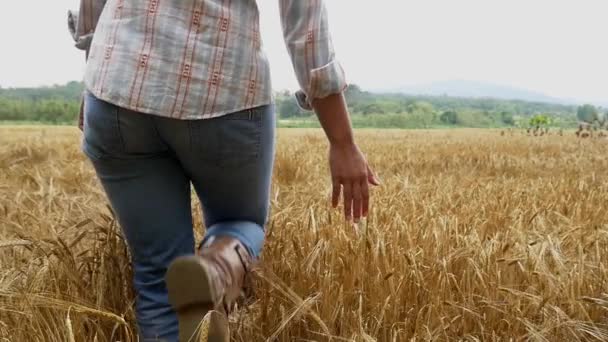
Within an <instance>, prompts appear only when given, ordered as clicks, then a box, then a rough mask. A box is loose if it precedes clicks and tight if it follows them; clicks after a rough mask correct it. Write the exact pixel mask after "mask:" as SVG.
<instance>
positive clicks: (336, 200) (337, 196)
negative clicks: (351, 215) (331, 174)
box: [331, 179, 342, 208]
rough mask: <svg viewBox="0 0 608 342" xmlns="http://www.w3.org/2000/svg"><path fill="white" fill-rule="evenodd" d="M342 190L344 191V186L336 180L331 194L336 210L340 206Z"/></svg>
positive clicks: (332, 204) (332, 203)
mask: <svg viewBox="0 0 608 342" xmlns="http://www.w3.org/2000/svg"><path fill="white" fill-rule="evenodd" d="M340 190H342V184H340V180H338V179H334V180H333V186H332V193H331V206H332V207H334V208H336V207H337V206H338V204H340Z"/></svg>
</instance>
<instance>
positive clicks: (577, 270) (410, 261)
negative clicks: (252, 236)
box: [0, 127, 608, 342]
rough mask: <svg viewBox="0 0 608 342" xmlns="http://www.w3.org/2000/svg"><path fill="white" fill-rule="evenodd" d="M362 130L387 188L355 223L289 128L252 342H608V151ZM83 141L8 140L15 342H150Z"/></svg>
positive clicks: (2, 259) (8, 308)
mask: <svg viewBox="0 0 608 342" xmlns="http://www.w3.org/2000/svg"><path fill="white" fill-rule="evenodd" d="M357 134H358V138H359V140H360V142H361V147H362V149H363V150H364V151H365V152H366V153H367V154H368V159H369V161H370V162H371V164H372V165H373V167H375V169H376V170H377V172H378V174H379V175H380V177H381V178H382V181H383V185H382V186H381V187H379V188H377V189H375V190H374V193H373V209H372V210H371V216H370V218H369V220H368V221H367V222H366V223H365V224H362V225H360V226H358V227H352V226H349V225H347V224H345V223H344V222H343V220H342V218H341V215H340V212H339V211H334V210H331V209H330V208H329V207H328V200H327V199H328V193H329V190H330V184H329V177H328V173H327V167H326V164H327V162H326V144H325V142H324V140H323V137H322V135H321V134H320V132H319V131H318V130H280V131H279V141H278V154H277V161H276V170H275V177H274V184H273V196H272V217H271V223H270V225H269V227H268V243H267V245H266V247H265V251H264V257H263V259H264V260H263V267H262V269H261V270H260V271H259V273H258V276H257V292H256V299H255V301H254V302H253V303H252V304H251V305H250V306H249V307H248V308H247V309H243V310H241V311H240V312H238V313H237V314H236V315H234V316H233V317H232V329H233V331H234V337H233V340H234V341H265V340H271V341H297V340H300V341H305V340H309V341H310V340H313V341H326V340H330V339H331V340H332V341H408V340H410V339H412V338H416V340H438V341H450V340H458V339H464V340H469V341H505V340H509V339H511V338H512V340H513V341H522V340H532V341H576V340H585V341H605V340H608V270H607V268H608V210H607V209H608V172H607V170H608V159H606V149H607V148H608V141H605V140H597V139H596V140H589V139H586V140H577V139H576V138H575V137H574V135H573V134H567V136H563V137H560V136H557V135H551V136H544V137H528V136H525V135H522V134H521V133H516V134H514V135H510V134H507V135H506V136H501V135H500V132H499V131H492V130H445V131H441V130H436V131H397V130H382V131H378V130H364V131H358V133H357ZM79 136H80V135H79V133H78V131H77V130H76V129H75V128H72V127H0V340H1V341H19V342H20V341H53V342H60V341H61V342H64V341H100V342H101V341H123V342H125V341H135V331H134V328H133V322H134V321H133V311H132V303H133V298H134V294H133V293H132V291H131V288H130V279H129V277H130V269H129V267H128V262H127V252H126V248H125V246H124V244H123V242H122V240H121V238H120V235H119V230H118V229H117V227H116V223H115V222H114V220H113V218H112V215H111V212H110V210H109V209H108V207H107V205H106V201H105V199H104V196H103V193H102V192H101V189H100V187H99V185H98V183H97V181H96V180H95V178H94V175H93V172H92V169H91V167H90V166H89V164H88V163H87V162H86V160H85V159H84V158H83V156H82V154H81V153H80V151H79V146H78V144H79ZM193 208H194V209H193V212H194V214H195V216H196V219H197V227H196V229H197V234H198V236H200V232H201V231H202V229H203V228H202V227H201V226H200V216H201V215H200V212H199V209H198V208H199V207H198V204H197V203H196V202H195V205H194V206H193ZM72 337H73V339H72ZM332 337H333V338H332Z"/></svg>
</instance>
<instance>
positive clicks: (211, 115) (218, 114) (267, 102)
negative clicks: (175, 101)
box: [86, 86, 274, 120]
mask: <svg viewBox="0 0 608 342" xmlns="http://www.w3.org/2000/svg"><path fill="white" fill-rule="evenodd" d="M91 88H94V87H89V86H87V87H86V90H87V91H88V92H90V93H91V94H93V96H95V97H96V98H98V99H100V100H103V101H105V102H108V103H111V104H113V105H115V106H118V107H120V108H124V109H127V110H131V111H134V112H137V113H142V114H147V115H154V116H159V117H163V118H169V119H176V120H207V119H213V118H218V117H221V116H225V115H230V114H233V113H237V112H240V111H243V110H247V109H252V108H257V107H260V106H265V105H273V104H274V100H273V98H272V97H271V98H270V99H264V100H262V101H259V102H256V103H254V104H252V105H247V106H242V107H236V108H230V109H227V110H223V111H219V112H213V113H204V114H197V115H193V114H185V115H181V116H173V115H170V114H166V113H164V112H162V111H159V110H157V109H152V108H147V107H141V106H140V107H137V108H135V107H133V106H131V105H129V104H127V103H124V102H123V101H120V100H117V99H115V98H112V97H111V96H107V95H101V94H99V93H97V92H96V91H94V90H91Z"/></svg>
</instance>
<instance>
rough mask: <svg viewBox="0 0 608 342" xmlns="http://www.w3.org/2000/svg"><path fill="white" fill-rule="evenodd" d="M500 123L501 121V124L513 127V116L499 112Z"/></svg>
mask: <svg viewBox="0 0 608 342" xmlns="http://www.w3.org/2000/svg"><path fill="white" fill-rule="evenodd" d="M500 121H502V123H504V124H505V125H509V126H514V125H515V119H514V118H513V114H511V113H510V112H506V111H503V112H501V113H500Z"/></svg>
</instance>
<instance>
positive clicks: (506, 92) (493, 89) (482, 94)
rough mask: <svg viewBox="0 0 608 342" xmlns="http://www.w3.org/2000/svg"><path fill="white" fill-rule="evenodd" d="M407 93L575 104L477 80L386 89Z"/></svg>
mask: <svg viewBox="0 0 608 342" xmlns="http://www.w3.org/2000/svg"><path fill="white" fill-rule="evenodd" d="M386 91H390V92H398V93H404V94H409V95H430V96H451V97H469V98H495V99H503V100H523V101H529V102H544V103H557V104H576V102H577V101H571V100H565V99H559V98H555V97H551V96H548V95H546V94H543V93H540V92H535V91H531V90H527V89H521V88H515V87H510V86H505V85H498V84H493V83H486V82H478V81H463V80H452V81H441V82H433V83H428V84H421V85H414V86H405V87H398V88H394V89H386Z"/></svg>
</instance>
